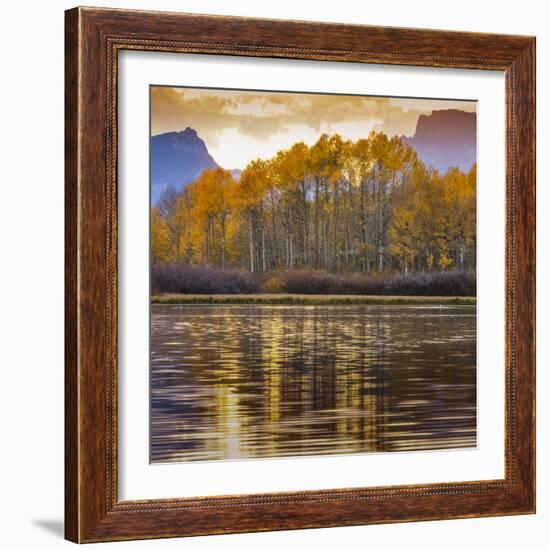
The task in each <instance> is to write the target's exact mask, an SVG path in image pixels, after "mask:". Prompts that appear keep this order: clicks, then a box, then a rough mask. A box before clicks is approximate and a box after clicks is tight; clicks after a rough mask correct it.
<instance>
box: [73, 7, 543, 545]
mask: <svg viewBox="0 0 550 550" xmlns="http://www.w3.org/2000/svg"><path fill="white" fill-rule="evenodd" d="M127 49H131V50H155V51H163V52H179V53H181V54H182V55H185V54H186V53H196V54H206V55H207V54H225V55H236V56H253V57H255V56H258V57H274V58H293V59H305V60H320V61H348V62H355V63H370V64H390V65H411V66H428V67H454V68H470V69H480V70H493V71H501V72H503V73H504V74H505V82H506V84H505V86H506V147H507V149H506V360H505V369H506V374H505V377H506V412H505V418H506V427H505V433H506V441H505V455H506V456H505V477H504V479H491V480H485V479H484V480H479V481H474V482H460V483H435V484H427V485H409V486H389V487H375V488H369V487H365V488H357V489H338V490H322V491H304V492H295V493H279V494H257V495H248V496H239V495H232V496H223V497H215V498H214V497H197V498H182V499H175V500H147V501H120V500H119V498H118V496H117V478H118V472H117V225H118V220H117V169H116V159H117V148H116V143H117V141H116V140H117V134H116V128H117V126H116V124H117V54H118V52H119V51H121V50H127ZM65 55H66V107H65V117H66V127H65V128H66V132H65V133H66V138H65V139H66V168H65V182H66V183H65V185H66V211H65V215H66V229H65V231H66V233H65V238H66V244H65V247H66V248H65V250H66V260H65V261H66V267H65V278H66V281H65V285H66V310H65V312H66V336H65V340H66V343H65V350H66V351H65V364H66V366H65V369H66V375H65V376H66V380H65V382H66V390H65V392H66V393H65V411H66V413H65V415H66V416H65V438H66V443H65V445H66V447H65V453H66V459H65V471H66V474H65V475H66V482H65V483H66V490H65V533H66V538H67V539H69V540H71V541H74V542H80V543H82V542H98V541H114V540H127V539H147V538H158V537H178V536H189V535H206V534H214V533H237V532H247V531H268V530H279V529H300V528H317V527H329V526H345V525H359V524H372V523H390V522H404V521H420V520H435V519H452V518H468V517H481V516H499V515H513V514H528V513H534V511H535V402H534V398H535V39H534V38H533V37H527V36H509V35H495V34H478V33H465V32H448V31H434V30H420V29H405V28H384V27H370V26H358V25H342V24H326V23H311V22H296V21H281V20H260V19H248V18H239V17H218V16H203V15H186V14H178V13H154V12H141V11H124V10H112V9H99V8H75V9H72V10H69V11H67V12H66V38H65Z"/></svg>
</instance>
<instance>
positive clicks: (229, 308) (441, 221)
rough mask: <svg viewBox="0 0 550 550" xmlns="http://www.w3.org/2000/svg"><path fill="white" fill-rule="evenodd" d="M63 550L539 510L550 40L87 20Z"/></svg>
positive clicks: (71, 242) (79, 14)
mask: <svg viewBox="0 0 550 550" xmlns="http://www.w3.org/2000/svg"><path fill="white" fill-rule="evenodd" d="M65 45H66V402H65V409H66V426H65V429H66V451H65V453H66V512H65V522H66V538H67V539H69V540H71V541H74V542H99V541H115V540H127V539H147V538H159V537H178V536H189V535H205V534H215V533H236V532H246V531H267V530H278V529H299V528H315V527H328V526H344V525H358V524H371V523H389V522H403V521H420V520H435V519H453V518H468V517H482V516H496V515H513V514H528V513H534V511H535V452H534V450H535V428H534V426H535V408H534V397H535V341H534V334H535V332H534V324H535V39H534V38H533V37H525V36H511V35H510V36H508V35H494V34H474V33H463V32H461V33H459V32H450V31H433V30H419V29H404V28H382V27H369V26H359V25H341V24H326V23H312V22H298V21H282V20H259V19H247V18H238V17H218V16H203V15H186V14H175V13H156V12H138V11H124V10H111V9H99V8H75V9H72V10H69V11H68V12H66V42H65Z"/></svg>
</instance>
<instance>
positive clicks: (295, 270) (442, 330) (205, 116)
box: [137, 85, 477, 463]
mask: <svg viewBox="0 0 550 550" xmlns="http://www.w3.org/2000/svg"><path fill="white" fill-rule="evenodd" d="M149 92H150V209H151V210H150V292H151V310H150V442H149V447H150V461H151V463H173V462H188V461H214V460H241V459H260V458H283V457H285V458H288V457H304V456H308V457H312V456H327V455H338V454H351V453H386V452H396V451H401V452H403V451H407V452H412V451H429V450H446V449H469V448H475V447H476V444H477V414H476V395H477V392H476V376H477V369H476V344H477V338H476V166H477V165H476V160H477V156H476V128H477V126H476V109H477V102H476V101H473V100H463V99H452V98H408V97H407V98H405V97H376V96H366V95H365V96H363V95H336V94H318V93H304V92H299V91H288V92H287V91H264V90H237V89H208V88H190V87H175V86H164V85H151V86H150V89H149ZM137 276H139V274H137Z"/></svg>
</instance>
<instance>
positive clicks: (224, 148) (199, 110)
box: [151, 86, 475, 168]
mask: <svg viewBox="0 0 550 550" xmlns="http://www.w3.org/2000/svg"><path fill="white" fill-rule="evenodd" d="M445 105H447V107H445ZM434 108H462V109H463V110H475V103H466V102H460V101H451V102H446V101H442V100H426V99H419V100H415V99H398V98H386V97H367V96H352V95H328V94H323V95H321V94H308V93H281V92H257V91H250V92H248V91H239V90H235V91H234V90H208V89H198V88H193V89H192V88H172V87H159V86H155V87H152V88H151V131H152V134H153V135H156V134H160V133H164V132H170V131H179V130H182V129H184V128H186V127H187V126H190V127H192V128H194V129H195V130H196V131H197V132H198V134H199V136H200V137H201V138H202V139H204V140H205V142H206V144H207V146H208V148H209V150H210V152H211V153H212V155H213V156H214V158H215V159H216V160H217V161H218V162H219V163H220V164H222V165H223V166H227V167H241V168H242V167H244V165H245V164H246V163H247V162H248V161H249V160H251V159H252V158H255V157H258V156H262V155H260V152H261V153H263V155H268V156H271V155H273V154H275V152H276V151H277V148H278V147H279V148H280V147H281V146H288V145H287V144H289V143H294V142H296V141H300V140H303V141H305V142H306V143H308V142H310V141H311V142H313V141H315V140H316V139H317V138H318V136H319V135H320V134H321V133H322V132H339V133H341V134H342V136H343V137H344V138H346V139H357V138H358V137H362V136H365V135H367V134H368V133H369V131H370V130H372V129H376V130H381V131H384V132H386V133H387V134H389V135H394V134H395V135H408V136H410V135H412V134H414V130H415V127H416V122H417V120H418V117H419V115H421V114H429V113H430V112H431V111H432V110H433V109H434Z"/></svg>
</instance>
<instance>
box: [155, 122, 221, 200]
mask: <svg viewBox="0 0 550 550" xmlns="http://www.w3.org/2000/svg"><path fill="white" fill-rule="evenodd" d="M217 166H218V164H217V162H216V161H215V160H214V159H213V158H212V156H211V155H210V153H209V152H208V149H207V148H206V144H205V143H204V141H203V140H202V139H201V138H200V137H199V136H198V134H197V132H196V131H195V130H193V128H189V127H187V128H186V129H185V130H183V131H182V132H168V133H166V134H159V135H157V136H153V137H152V138H151V201H152V203H153V204H156V203H157V201H158V199H159V198H160V196H161V195H162V192H163V191H164V190H165V189H166V188H167V187H168V186H172V187H173V188H174V189H176V190H177V191H179V190H180V189H182V188H183V187H184V186H185V185H187V184H188V183H191V182H192V181H193V180H195V179H196V178H197V177H198V176H200V175H201V174H202V172H203V171H204V170H207V169H209V168H217Z"/></svg>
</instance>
